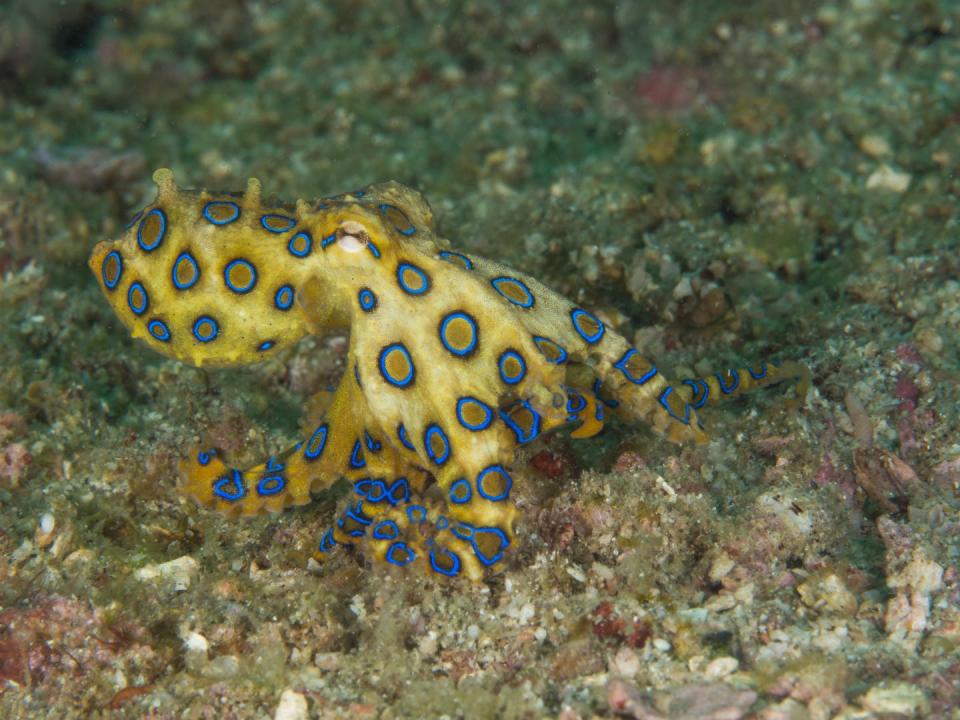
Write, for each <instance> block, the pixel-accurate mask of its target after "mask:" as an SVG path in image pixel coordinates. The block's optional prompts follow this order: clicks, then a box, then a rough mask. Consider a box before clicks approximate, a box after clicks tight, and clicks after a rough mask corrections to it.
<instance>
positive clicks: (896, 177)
mask: <svg viewBox="0 0 960 720" xmlns="http://www.w3.org/2000/svg"><path fill="white" fill-rule="evenodd" d="M910 180H911V175H910V173H905V172H900V171H899V170H894V169H893V168H892V167H890V166H889V165H881V166H880V167H879V168H877V169H876V170H874V171H873V172H872V173H871V174H870V177H868V178H867V190H877V189H879V190H889V191H890V192H895V193H904V192H906V191H907V188H908V187H910Z"/></svg>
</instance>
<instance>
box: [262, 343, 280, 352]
mask: <svg viewBox="0 0 960 720" xmlns="http://www.w3.org/2000/svg"><path fill="white" fill-rule="evenodd" d="M276 344H277V343H276V342H275V341H273V340H264V341H263V342H262V343H260V344H259V345H257V350H259V351H260V352H266V351H267V350H269V349H270V348H272V347H273V346H274V345H276Z"/></svg>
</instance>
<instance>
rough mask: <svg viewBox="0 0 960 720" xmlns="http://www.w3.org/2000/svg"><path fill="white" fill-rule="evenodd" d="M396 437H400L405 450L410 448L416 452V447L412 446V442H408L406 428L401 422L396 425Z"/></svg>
mask: <svg viewBox="0 0 960 720" xmlns="http://www.w3.org/2000/svg"><path fill="white" fill-rule="evenodd" d="M397 437H398V438H399V439H400V444H401V445H403V446H404V447H405V448H406V449H407V450H412V451H413V452H416V451H417V449H416V448H415V447H414V446H413V443H412V442H410V438H409V437H407V429H406V428H405V427H404V426H403V423H400V424H399V425H397Z"/></svg>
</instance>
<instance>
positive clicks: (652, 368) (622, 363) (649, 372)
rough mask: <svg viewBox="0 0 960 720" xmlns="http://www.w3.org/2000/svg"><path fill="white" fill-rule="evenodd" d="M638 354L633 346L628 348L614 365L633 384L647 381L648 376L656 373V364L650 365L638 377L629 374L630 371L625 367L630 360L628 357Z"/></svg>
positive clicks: (648, 379) (650, 376)
mask: <svg viewBox="0 0 960 720" xmlns="http://www.w3.org/2000/svg"><path fill="white" fill-rule="evenodd" d="M638 354H639V353H638V352H637V351H636V350H634V349H633V348H630V349H629V350H627V351H626V352H625V353H624V354H623V357H622V358H620V360H619V361H617V363H616V364H615V365H614V367H615V368H616V369H617V370H619V371H620V372H622V373H623V376H624V377H625V378H626V379H627V380H629V381H630V382H632V383H633V384H634V385H643V384H644V383H647V382H649V381H650V378H652V377H653V376H654V375H656V374H657V366H656V365H651V366H650V369H649V370H647V372H645V373H644V374H643V375H641V376H640V377H634V376H633V375H631V374H630V371H629V370H628V369H627V363H628V362H630V358H632V357H633V356H634V355H638Z"/></svg>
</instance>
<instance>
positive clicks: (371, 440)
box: [363, 430, 383, 453]
mask: <svg viewBox="0 0 960 720" xmlns="http://www.w3.org/2000/svg"><path fill="white" fill-rule="evenodd" d="M363 444H364V445H366V446H367V450H369V451H370V452H372V453H378V452H380V449H381V448H382V447H383V445H381V444H380V441H379V440H377V439H376V438H375V437H373V435H371V434H370V433H368V432H367V431H366V430H364V431H363Z"/></svg>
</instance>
